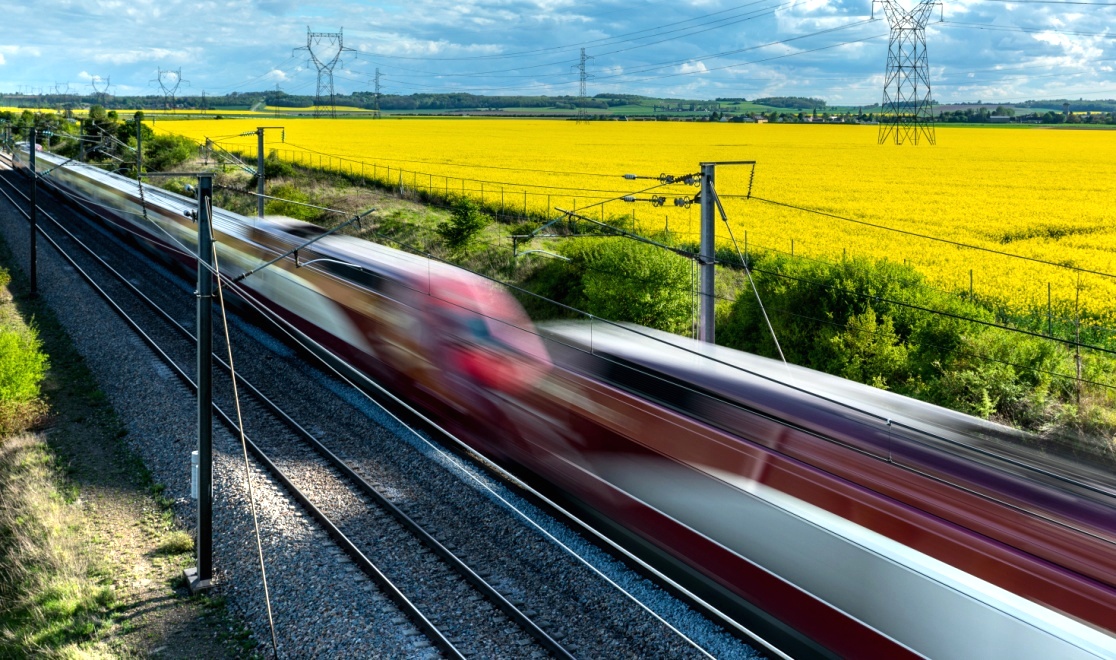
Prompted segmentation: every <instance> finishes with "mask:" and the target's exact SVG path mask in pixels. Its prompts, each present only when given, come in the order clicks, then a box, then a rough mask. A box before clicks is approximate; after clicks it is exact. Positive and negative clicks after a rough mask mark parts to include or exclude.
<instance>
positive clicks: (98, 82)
mask: <svg viewBox="0 0 1116 660" xmlns="http://www.w3.org/2000/svg"><path fill="white" fill-rule="evenodd" d="M89 84H90V85H92V87H93V93H94V94H96V95H97V98H98V99H99V100H100V104H99V105H100V106H101V107H102V108H103V107H105V95H106V94H108V91H109V87H111V86H112V78H111V77H109V78H104V79H102V78H101V77H100V76H93V79H92V80H90V81H89ZM102 85H103V86H102Z"/></svg>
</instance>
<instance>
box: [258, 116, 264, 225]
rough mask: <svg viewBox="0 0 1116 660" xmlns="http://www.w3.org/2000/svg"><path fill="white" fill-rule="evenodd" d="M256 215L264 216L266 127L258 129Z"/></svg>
mask: <svg viewBox="0 0 1116 660" xmlns="http://www.w3.org/2000/svg"><path fill="white" fill-rule="evenodd" d="M256 217H258V218H260V219H261V220H262V219H263V217H264V129H263V128H257V129H256Z"/></svg>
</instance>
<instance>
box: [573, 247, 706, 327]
mask: <svg viewBox="0 0 1116 660" xmlns="http://www.w3.org/2000/svg"><path fill="white" fill-rule="evenodd" d="M562 251H563V253H565V255H566V256H567V257H569V258H570V266H571V267H572V272H573V273H577V274H579V276H578V281H577V282H572V283H571V285H572V286H573V287H575V288H580V298H581V299H580V300H575V301H574V302H575V304H577V305H580V306H581V307H582V309H584V310H585V311H587V312H589V313H590V314H593V315H596V316H599V317H601V318H606V319H609V320H611V321H628V322H631V323H638V324H640V325H645V326H648V327H652V328H658V329H660V330H666V331H667V332H675V333H680V332H688V331H689V330H690V322H691V319H690V311H691V303H692V300H691V290H690V264H689V262H688V261H687V260H686V259H684V258H683V257H680V256H678V255H675V254H673V253H671V252H668V251H666V250H664V249H662V248H659V247H656V246H654V245H648V244H646V243H639V242H636V241H633V240H631V239H627V238H599V239H591V238H586V239H580V240H577V241H570V242H568V243H567V244H566V245H565V246H564V247H563V249H562Z"/></svg>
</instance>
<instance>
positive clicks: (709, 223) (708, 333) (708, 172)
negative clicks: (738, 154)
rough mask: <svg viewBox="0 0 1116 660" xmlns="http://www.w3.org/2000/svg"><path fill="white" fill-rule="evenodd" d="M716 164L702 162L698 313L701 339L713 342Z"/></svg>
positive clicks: (699, 337) (699, 336)
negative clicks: (714, 187) (714, 190)
mask: <svg viewBox="0 0 1116 660" xmlns="http://www.w3.org/2000/svg"><path fill="white" fill-rule="evenodd" d="M716 169H717V166H716V164H714V163H702V164H701V250H700V255H699V259H700V263H701V265H700V269H701V300H700V302H699V305H700V306H699V313H698V339H700V340H701V341H704V342H708V343H710V344H712V343H713V340H714V334H715V331H714V329H715V322H714V311H715V305H714V303H715V302H716V299H715V298H714V297H713V278H714V276H715V274H716V271H715V269H714V261H715V258H716V255H717V241H716V240H715V239H716V231H717V207H716V202H715V201H714V199H713V196H714V192H713V184H714V174H715V172H716Z"/></svg>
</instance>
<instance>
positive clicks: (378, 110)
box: [372, 67, 380, 119]
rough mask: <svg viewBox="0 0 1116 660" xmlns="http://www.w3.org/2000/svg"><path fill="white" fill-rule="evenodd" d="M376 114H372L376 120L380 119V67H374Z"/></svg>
mask: <svg viewBox="0 0 1116 660" xmlns="http://www.w3.org/2000/svg"><path fill="white" fill-rule="evenodd" d="M375 83H376V112H375V113H373V115H372V116H374V117H375V118H376V119H379V118H380V67H376V78H375Z"/></svg>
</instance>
